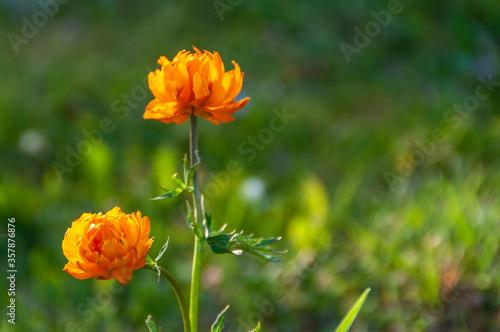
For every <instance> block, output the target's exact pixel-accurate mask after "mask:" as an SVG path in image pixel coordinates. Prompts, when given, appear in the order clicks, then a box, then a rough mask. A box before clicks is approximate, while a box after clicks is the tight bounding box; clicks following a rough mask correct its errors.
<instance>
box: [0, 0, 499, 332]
mask: <svg viewBox="0 0 500 332" xmlns="http://www.w3.org/2000/svg"><path fill="white" fill-rule="evenodd" d="M62 2H63V1H62V0H60V1H59V2H55V0H54V1H48V0H41V1H40V2H37V1H15V0H10V1H7V0H3V1H0V30H1V31H2V35H3V37H2V38H1V39H0V44H1V50H2V52H1V55H0V72H1V75H0V82H1V88H0V145H1V148H2V155H1V162H0V165H1V175H0V179H1V182H0V216H1V218H2V223H1V225H2V229H1V230H0V247H1V249H0V250H1V256H0V262H1V266H2V270H3V271H2V274H1V275H2V276H3V277H2V280H3V281H2V283H1V285H2V289H1V290H0V294H1V299H2V302H1V303H2V308H3V309H2V313H1V316H2V319H1V323H0V324H1V325H0V330H1V331H147V328H146V325H145V324H144V320H145V318H146V316H147V315H148V314H152V315H153V316H154V317H155V319H156V321H157V323H158V325H161V326H162V327H163V331H181V329H182V325H181V324H182V320H181V316H180V313H179V310H178V308H177V304H176V300H175V297H174V294H173V292H172V290H171V289H170V287H169V286H168V285H167V284H166V283H165V282H164V281H163V280H162V281H160V283H159V284H157V283H156V280H157V279H156V276H155V275H154V274H153V273H151V272H150V271H145V270H140V271H136V272H135V273H134V279H133V280H132V282H130V284H128V285H127V286H125V287H121V286H120V285H119V284H118V283H117V282H116V281H96V280H93V279H89V280H84V281H81V280H76V279H74V278H72V277H70V276H69V275H67V274H66V273H64V272H63V271H62V268H63V266H64V264H65V263H66V259H65V257H64V256H63V254H62V250H61V241H62V239H63V236H64V233H65V231H66V229H67V228H68V227H69V226H70V225H71V222H72V221H73V220H75V219H76V218H78V217H79V216H80V215H81V214H82V213H83V212H99V211H103V212H106V211H108V210H109V209H111V208H113V207H114V206H116V205H118V206H120V207H121V208H122V209H123V210H124V211H125V212H128V213H130V212H133V211H136V210H140V211H141V212H142V213H143V214H144V215H146V216H149V218H150V220H151V228H152V234H153V235H154V236H155V242H154V244H153V247H152V249H151V252H152V253H153V255H156V253H157V252H158V251H159V249H160V248H161V246H162V245H163V243H164V242H165V241H166V239H167V238H168V237H170V247H169V249H168V251H167V253H166V254H165V256H164V258H163V259H162V265H163V266H165V267H166V268H167V269H168V270H169V271H171V273H172V274H173V275H174V276H176V277H177V278H178V279H179V280H180V282H181V284H182V285H183V286H184V288H185V291H186V293H187V292H188V287H187V286H188V283H189V278H190V263H191V255H192V239H193V236H192V234H191V232H190V231H189V230H188V229H187V227H186V226H185V221H184V215H185V207H184V200H185V199H186V198H187V197H180V198H176V199H173V200H169V201H166V200H163V201H150V200H149V198H151V197H155V196H157V195H159V194H161V193H162V192H161V190H160V188H159V185H163V186H167V187H168V186H171V185H172V182H171V179H170V177H171V175H172V174H173V173H174V172H180V171H181V170H182V168H181V166H182V157H183V155H184V153H185V152H187V150H188V143H189V141H188V131H189V125H188V124H187V123H185V124H183V125H173V124H171V125H165V124H162V123H160V122H155V121H145V120H143V119H142V114H143V112H144V108H145V106H146V105H147V103H148V102H149V100H151V98H152V95H151V93H150V92H149V90H148V89H147V88H146V87H145V85H144V83H145V79H146V75H147V73H148V72H149V71H151V70H152V69H153V68H156V60H157V59H158V58H159V56H161V55H165V56H167V57H168V58H170V59H171V58H172V57H173V56H174V55H175V54H176V53H177V52H178V51H179V50H182V49H188V50H189V49H191V47H192V45H195V46H197V47H198V48H200V49H207V50H210V51H212V50H216V51H218V52H219V53H220V54H221V56H222V58H223V60H224V62H225V64H226V67H227V68H231V67H232V66H231V64H230V62H231V60H235V61H236V62H238V63H239V65H240V66H241V68H242V70H243V71H244V72H245V80H244V86H243V90H242V92H241V98H242V97H245V96H250V97H251V101H250V103H249V104H248V106H247V107H246V108H245V109H244V110H242V111H240V112H238V113H237V114H236V120H235V121H234V122H233V123H230V124H223V125H221V126H219V127H218V126H214V125H212V124H210V123H208V122H206V121H202V122H201V124H200V133H199V135H200V143H199V144H200V152H201V158H202V162H203V164H202V167H201V171H202V182H203V184H204V190H205V191H206V194H207V206H208V207H210V208H211V207H213V213H214V222H215V223H216V224H217V225H222V224H224V223H228V224H229V226H228V228H230V229H237V230H240V229H244V230H245V232H246V233H255V234H257V235H261V236H278V235H282V236H283V240H282V241H280V242H279V243H278V244H277V246H276V247H277V248H279V249H288V253H287V254H286V255H284V262H283V263H281V264H274V263H267V262H264V261H262V260H259V259H257V258H255V257H253V256H248V255H243V256H242V257H236V256H229V255H221V256H219V255H214V254H209V255H206V257H205V261H204V270H203V282H202V289H203V291H202V294H201V308H200V311H201V316H200V325H201V328H200V330H201V331H207V330H208V329H209V325H210V324H211V322H212V321H213V319H214V318H215V316H216V315H217V313H218V312H219V311H220V310H221V309H222V308H223V307H224V306H225V305H226V304H231V307H230V309H229V311H228V313H227V316H226V319H227V324H226V329H227V330H228V331H247V330H249V329H250V328H251V327H253V326H255V324H256V323H257V321H258V320H261V321H262V324H263V331H270V332H273V331H280V332H282V331H306V332H307V331H318V332H323V331H325V332H327V331H333V330H334V329H335V327H336V324H337V323H338V322H339V321H340V319H341V317H342V316H343V314H344V313H345V312H346V311H347V309H348V308H349V306H350V305H351V304H352V303H353V302H354V300H355V299H356V298H357V297H358V296H359V295H360V294H361V292H362V291H363V289H364V288H365V287H371V288H372V292H371V294H370V296H369V297H368V300H367V302H366V304H365V306H364V307H363V309H362V311H361V314H360V316H359V317H358V319H357V320H356V322H355V324H354V325H353V327H352V331H499V330H500V291H499V282H500V264H499V262H500V256H499V238H500V223H499V218H500V172H499V171H500V159H499V157H500V144H499V138H500V117H499V116H500V111H499V105H500V93H499V91H498V89H499V87H500V84H499V83H497V82H500V75H499V73H498V69H499V59H500V58H499V54H498V41H499V40H500V24H499V22H500V3H499V2H498V1H492V0H490V1H488V0H484V1H451V0H445V1H430V0H421V1H401V2H400V3H399V5H398V3H396V2H395V0H393V1H389V2H388V1H363V0H354V1H347V0H342V1H326V0H325V1H319V0H318V1H311V2H306V1H244V0H221V1H216V2H213V1H194V0H184V1H151V0H146V1H130V0H127V1H125V0H123V1H118V0H102V1H86V2H82V1H65V2H66V3H64V4H63V3H62ZM87 2H88V3H87ZM47 4H48V5H47ZM55 4H57V6H56V5H55ZM390 10H392V12H391V11H390ZM372 11H373V12H372ZM381 11H382V12H381ZM377 17H378V19H379V21H380V23H378V22H379V21H377V20H376V18H377ZM30 25H31V26H30ZM365 30H367V31H366V32H365ZM359 31H361V32H359ZM342 43H344V44H342ZM346 45H347V46H346ZM355 47H356V48H355ZM346 50H348V51H346ZM345 52H347V53H349V54H348V55H347V57H346V56H345V54H344V53H345ZM488 80H489V81H490V83H489V84H486V85H484V84H483V85H481V84H482V83H481V82H484V81H488ZM478 86H480V87H479V88H478ZM277 114H279V116H281V118H283V114H288V115H289V118H285V120H284V122H283V120H279V121H278V120H273V119H274V118H275V117H276V116H277ZM103 119H104V120H103ZM106 119H108V120H106ZM103 121H104V122H103ZM100 126H104V127H105V128H104V130H103V128H101V127H100ZM276 126H278V127H279V128H278V127H276ZM71 151H76V152H71ZM78 151H80V152H78ZM76 153H78V155H79V157H77V156H75V154H76ZM68 162H69V163H70V164H71V165H68ZM61 165H65V167H66V168H64V167H62V168H61ZM228 165H232V166H231V167H230V168H231V169H232V167H234V166H235V165H236V166H237V167H236V168H237V169H238V171H239V172H236V173H237V174H232V175H231V174H229V171H230V169H228ZM56 166H57V167H58V171H56V169H55V167H56ZM61 169H63V170H64V171H61ZM233 173H234V172H233ZM7 218H15V220H16V259H17V270H18V273H17V280H16V282H17V288H16V304H17V307H16V309H17V317H16V318H17V319H16V326H15V328H13V326H12V325H11V324H8V323H7V322H6V317H7V316H6V311H7V309H6V305H7V303H8V302H7V301H8V300H9V297H8V296H7V288H8V284H7V281H6V278H5V276H6V268H4V267H5V266H6V251H7V250H6V249H7V244H6V239H7V238H6V233H7Z"/></svg>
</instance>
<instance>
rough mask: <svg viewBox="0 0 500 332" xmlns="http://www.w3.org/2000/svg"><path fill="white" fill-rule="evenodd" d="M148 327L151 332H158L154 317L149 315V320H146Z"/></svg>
mask: <svg viewBox="0 0 500 332" xmlns="http://www.w3.org/2000/svg"><path fill="white" fill-rule="evenodd" d="M146 325H147V326H148V329H149V331H150V332H158V329H157V328H156V324H155V321H154V320H153V316H151V315H149V316H148V318H146ZM160 331H161V329H160Z"/></svg>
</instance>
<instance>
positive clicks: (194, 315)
mask: <svg viewBox="0 0 500 332" xmlns="http://www.w3.org/2000/svg"><path fill="white" fill-rule="evenodd" d="M189 140H190V146H189V153H190V157H191V158H190V159H191V167H193V165H194V164H196V163H198V162H199V155H198V130H197V118H196V117H195V116H194V115H191V130H190V132H189ZM198 169H199V168H198ZM198 169H196V171H195V173H194V177H193V200H194V206H195V212H194V214H195V222H196V223H198V224H201V223H202V222H203V216H202V213H203V212H202V211H203V210H202V207H201V191H200V176H199V172H198ZM204 244H205V243H204V242H203V241H202V240H200V239H199V238H198V237H197V236H196V235H195V238H194V253H193V269H192V273H191V293H190V301H189V319H190V322H191V332H197V331H198V298H199V293H200V275H201V263H202V261H203V252H204V249H205V248H204V247H205V245H204Z"/></svg>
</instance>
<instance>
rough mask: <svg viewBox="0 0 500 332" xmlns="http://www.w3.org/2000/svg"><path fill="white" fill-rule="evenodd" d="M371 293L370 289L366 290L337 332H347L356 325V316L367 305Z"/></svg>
mask: <svg viewBox="0 0 500 332" xmlns="http://www.w3.org/2000/svg"><path fill="white" fill-rule="evenodd" d="M369 293H370V288H367V289H365V291H364V292H363V294H361V296H360V297H359V298H358V299H357V300H356V302H354V304H353V305H352V307H351V308H350V309H349V311H348V312H347V314H346V315H345V316H344V318H343V319H342V321H341V322H340V324H339V326H338V327H337V329H336V330H335V332H347V331H349V329H350V328H351V325H352V323H354V320H355V319H356V316H357V315H358V313H359V311H360V310H361V307H362V306H363V304H364V303H365V300H366V298H367V297H368V294H369Z"/></svg>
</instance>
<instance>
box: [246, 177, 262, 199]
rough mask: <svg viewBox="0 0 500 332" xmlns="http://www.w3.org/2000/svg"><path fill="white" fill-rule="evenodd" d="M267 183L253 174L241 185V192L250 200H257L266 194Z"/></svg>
mask: <svg viewBox="0 0 500 332" xmlns="http://www.w3.org/2000/svg"><path fill="white" fill-rule="evenodd" d="M265 191H266V183H265V182H264V180H262V178H260V177H256V176H251V177H248V178H246V179H245V180H244V181H243V182H242V183H241V186H240V194H241V196H243V198H246V199H248V200H250V201H257V200H259V199H261V198H262V196H264V193H265Z"/></svg>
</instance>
